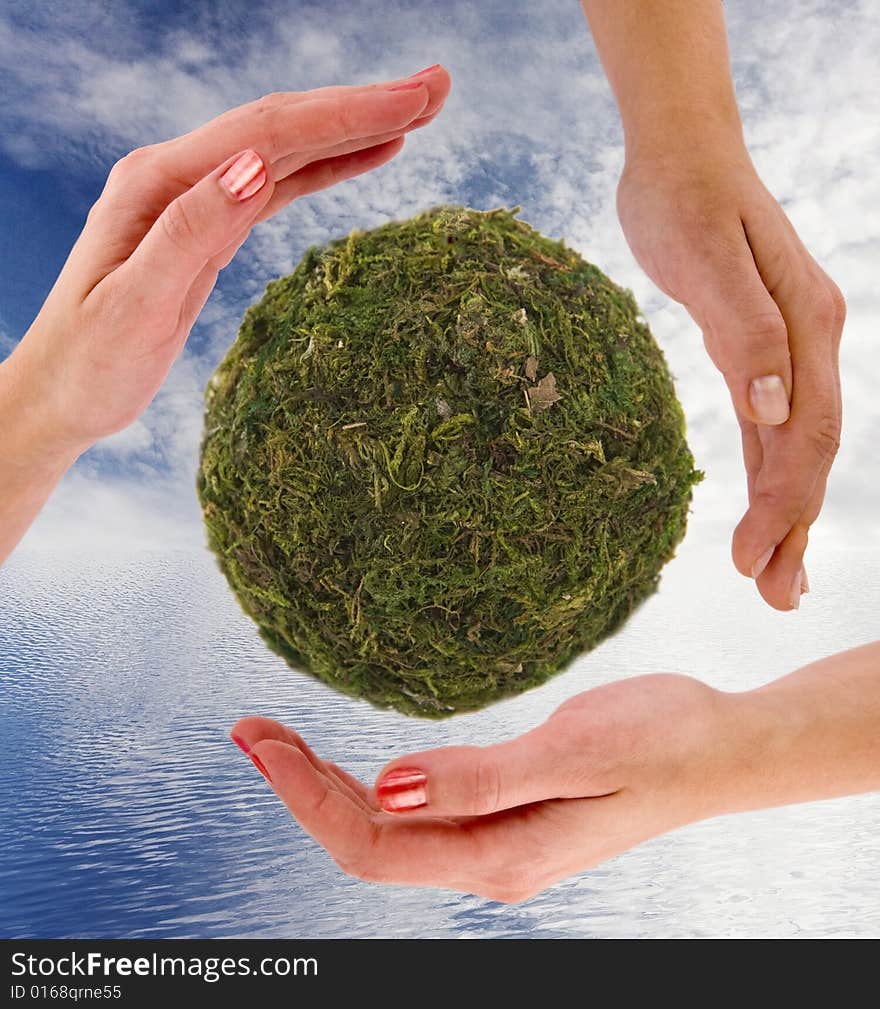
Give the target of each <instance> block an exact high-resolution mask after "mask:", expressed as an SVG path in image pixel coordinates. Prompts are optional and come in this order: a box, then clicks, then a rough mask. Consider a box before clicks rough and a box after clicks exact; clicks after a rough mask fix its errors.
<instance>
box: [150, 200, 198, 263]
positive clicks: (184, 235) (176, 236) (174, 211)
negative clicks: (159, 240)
mask: <svg viewBox="0 0 880 1009" xmlns="http://www.w3.org/2000/svg"><path fill="white" fill-rule="evenodd" d="M160 220H161V222H162V230H163V232H164V234H165V237H166V238H167V239H168V241H169V242H170V243H171V244H172V245H173V246H174V247H175V248H176V249H178V250H179V251H181V252H186V253H190V254H191V253H192V252H193V250H198V249H199V248H200V246H201V236H200V232H199V228H198V226H197V223H196V222H195V221H194V220H193V215H192V212H191V210H190V209H189V208H188V207H187V204H186V203H185V202H184V201H183V200H180V199H177V200H172V201H171V203H169V204H168V206H167V207H166V208H165V210H164V211H163V213H162V215H161V217H160Z"/></svg>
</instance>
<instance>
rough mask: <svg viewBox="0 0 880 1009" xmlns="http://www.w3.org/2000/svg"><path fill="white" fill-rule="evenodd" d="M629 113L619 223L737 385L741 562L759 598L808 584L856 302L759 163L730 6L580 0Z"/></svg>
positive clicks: (777, 604)
mask: <svg viewBox="0 0 880 1009" xmlns="http://www.w3.org/2000/svg"><path fill="white" fill-rule="evenodd" d="M582 6H583V8H584V13H585V14H586V16H587V19H588V21H589V24H590V28H591V31H592V34H593V38H594V39H595V42H596V46H597V48H598V50H599V55H600V57H601V60H602V63H603V65H604V67H605V71H606V74H607V76H608V79H609V81H610V83H611V86H612V89H613V91H614V95H615V98H616V100H617V104H618V107H619V109H620V114H621V119H622V121H623V128H624V136H625V146H626V161H625V167H624V170H623V174H622V176H621V179H620V184H619V186H618V191H617V205H618V213H619V217H620V222H621V225H622V227H623V231H624V234H625V235H626V239H627V241H628V242H629V245H630V248H631V249H632V251H633V254H634V255H635V257H636V259H637V260H638V261H639V264H640V265H641V266H642V268H643V269H644V270H645V272H646V273H647V274H648V276H649V277H651V279H652V280H653V281H654V282H655V283H656V284H657V286H658V287H659V288H660V289H661V290H663V291H664V292H665V293H666V294H668V295H669V296H670V297H671V298H674V299H675V300H676V301H678V302H680V303H681V304H682V305H684V307H685V308H686V309H687V310H688V312H689V313H690V315H691V316H692V318H693V319H694V321H695V322H696V323H697V325H698V326H699V327H700V329H701V330H702V332H703V339H704V343H705V346H706V349H707V350H708V352H709V355H710V357H711V358H712V361H713V362H714V363H715V365H716V366H717V367H718V369H719V370H720V371H721V373H722V375H723V376H724V379H725V381H726V383H727V386H728V388H729V390H730V395H731V399H732V401H733V406H734V409H735V411H736V416H737V419H738V421H739V424H740V428H741V431H742V447H743V458H744V462H745V469H746V476H747V483H748V501H749V506H748V510H747V511H746V513H745V515H744V516H743V519H742V521H741V522H740V523H739V525H738V527H737V529H736V531H735V533H734V537H733V560H734V563H735V565H736V567H737V569H738V570H739V571H740V572H741V573H742V574H744V575H747V576H752V575H753V574H757V575H758V577H757V585H758V589H759V591H760V593H761V595H762V596H763V598H764V599H765V600H766V601H767V602H768V603H769V604H770V605H771V606H773V607H774V608H776V609H779V610H791V609H796V608H797V607H798V605H799V603H800V596H801V592H802V590H804V589H806V588H808V582H807V578H806V573H805V570H804V568H803V556H804V551H805V550H806V547H807V537H808V532H809V528H810V526H811V525H812V523H813V522H814V521H815V520H816V518H817V516H818V515H819V511H820V509H821V507H822V501H823V498H824V494H825V484H826V480H827V478H828V471H829V469H830V467H831V464H832V462H833V460H834V456H835V454H836V452H837V447H838V444H839V439H840V426H841V397H840V375H839V369H838V347H839V344H840V336H841V332H842V329H843V322H844V317H845V314H846V308H845V304H844V299H843V296H842V294H841V292H840V290H839V289H838V287H837V286H836V284H834V282H833V281H832V280H831V279H830V278H829V277H828V276H827V274H826V273H825V272H824V271H823V270H822V268H821V267H820V266H819V265H818V263H816V261H815V260H814V259H813V258H812V256H811V255H810V254H809V252H808V251H807V250H806V249H805V248H804V245H803V243H802V242H801V241H800V239H799V238H798V236H797V234H796V233H795V230H794V228H793V227H792V225H791V222H790V221H789V220H788V218H787V217H786V216H785V214H784V213H783V211H782V208H781V207H780V206H779V204H778V203H777V202H776V200H775V199H774V198H773V197H772V195H771V194H770V193H769V192H768V191H767V189H766V187H765V186H764V184H763V183H762V182H761V180H760V178H759V177H758V175H757V172H756V171H755V168H754V165H753V164H752V161H751V158H750V157H749V153H748V151H747V150H746V146H745V143H744V140H743V134H742V125H741V122H740V118H739V112H738V109H737V105H736V99H735V96H734V91H733V83H732V79H731V73H730V62H729V58H728V52H727V40H726V35H725V27H724V14H723V5H722V3H721V2H720V0H662V2H658V0H615V2H614V3H607V2H605V0H582ZM772 375H778V376H780V377H781V379H782V384H783V385H784V387H785V390H786V393H787V395H788V398H789V399H790V417H789V419H788V420H786V421H785V422H783V423H777V424H767V423H761V422H760V421H761V419H760V415H759V413H758V411H756V409H755V404H754V403H753V401H752V399H751V397H750V385H751V382H752V380H753V379H757V378H761V377H763V376H772Z"/></svg>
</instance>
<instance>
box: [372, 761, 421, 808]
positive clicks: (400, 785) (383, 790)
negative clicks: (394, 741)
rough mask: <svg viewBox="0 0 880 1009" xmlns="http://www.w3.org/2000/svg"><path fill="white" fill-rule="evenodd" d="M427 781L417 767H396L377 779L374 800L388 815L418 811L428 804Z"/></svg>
mask: <svg viewBox="0 0 880 1009" xmlns="http://www.w3.org/2000/svg"><path fill="white" fill-rule="evenodd" d="M427 781H428V777H427V775H426V774H425V773H424V771H420V770H419V769H418V768H417V767H397V768H395V769H394V770H393V771H389V772H388V773H387V774H384V775H383V776H382V777H381V778H380V779H379V781H378V782H377V784H376V798H377V799H378V800H379V805H380V806H381V807H382V808H383V809H384V810H385V811H386V812H388V813H402V812H404V811H405V810H409V809H418V808H419V807H420V806H425V805H427V803H428V793H427V791H426V789H425V784H426V783H427Z"/></svg>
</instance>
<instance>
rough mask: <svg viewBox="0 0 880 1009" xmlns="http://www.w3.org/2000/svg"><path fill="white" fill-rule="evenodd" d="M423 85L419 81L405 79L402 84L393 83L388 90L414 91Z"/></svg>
mask: <svg viewBox="0 0 880 1009" xmlns="http://www.w3.org/2000/svg"><path fill="white" fill-rule="evenodd" d="M424 86H425V85H424V84H423V83H422V82H421V81H406V82H405V83H403V84H395V85H394V87H393V88H389V89H388V90H389V91H414V90H415V89H416V88H423V87H424Z"/></svg>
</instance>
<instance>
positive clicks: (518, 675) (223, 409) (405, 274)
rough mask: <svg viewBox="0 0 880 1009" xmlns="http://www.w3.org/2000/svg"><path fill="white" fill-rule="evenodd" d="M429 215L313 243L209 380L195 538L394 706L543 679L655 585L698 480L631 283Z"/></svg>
mask: <svg viewBox="0 0 880 1009" xmlns="http://www.w3.org/2000/svg"><path fill="white" fill-rule="evenodd" d="M514 214H515V211H508V210H503V209H502V210H493V211H491V212H488V213H483V212H478V211H474V210H467V209H464V208H461V207H439V208H435V209H433V210H430V211H428V212H426V213H423V214H420V215H419V216H418V217H416V218H414V219H413V220H409V221H403V222H396V223H391V224H386V225H384V226H383V227H380V228H377V229H376V230H374V231H369V232H357V231H356V232H353V233H352V234H351V235H350V236H349V237H348V238H347V239H342V240H340V241H336V242H332V243H331V244H330V245H328V246H327V247H326V248H323V249H321V248H313V249H310V250H309V251H308V252H307V253H306V255H305V257H304V258H303V260H302V262H301V263H300V264H299V266H297V268H296V270H295V271H294V272H293V273H292V274H291V275H290V276H289V277H284V278H282V279H280V280H275V281H272V282H271V283H270V284H269V285H268V287H267V288H266V293H265V294H264V296H263V298H262V300H261V301H260V302H259V303H257V304H256V305H254V306H252V307H251V308H249V309H248V311H247V314H246V315H245V318H244V321H243V322H242V325H241V329H240V330H239V333H238V339H237V340H236V341H235V343H234V345H233V346H232V348H231V349H230V351H229V353H228V354H227V355H226V358H225V360H224V361H223V362H222V364H221V365H220V367H219V368H218V369H217V372H216V374H215V375H214V376H213V378H212V380H211V382H210V385H209V388H208V392H207V407H206V420H205V435H204V442H203V446H202V459H201V471H200V473H199V478H198V490H199V496H200V499H201V502H202V506H203V508H204V514H205V520H206V523H207V527H208V534H209V541H210V545H211V547H212V549H213V550H214V551H215V553H216V555H217V557H218V559H219V562H220V567H221V568H222V570H223V572H224V574H225V575H226V577H227V578H228V580H229V584H230V585H231V586H232V589H233V591H234V592H235V594H236V596H237V597H238V599H239V601H240V603H241V605H242V607H243V608H244V610H245V611H246V612H247V613H248V614H250V616H251V617H252V618H253V619H254V620H255V621H256V622H257V624H258V625H259V628H260V633H261V634H262V636H263V637H264V639H265V640H266V642H267V643H268V644H269V646H270V647H271V648H273V649H274V650H275V651H276V652H278V653H279V654H280V655H282V656H283V657H284V658H285V659H286V660H287V661H288V662H289V663H290V664H291V665H292V666H294V667H296V668H297V669H301V670H306V671H308V672H311V673H312V674H314V675H315V676H317V677H318V678H319V679H321V680H323V681H324V682H325V683H328V684H330V685H331V686H333V687H335V688H336V689H337V690H341V691H344V692H345V693H348V694H353V695H356V696H358V697H363V698H366V699H367V700H369V701H372V702H373V703H374V704H378V705H382V706H384V707H393V708H397V709H398V710H399V711H403V712H406V713H408V714H415V715H425V716H429V717H440V716H444V715H450V714H453V713H455V712H459V711H466V710H468V709H473V708H479V707H481V706H483V705H485V704H486V703H488V702H490V701H493V700H495V699H496V698H499V697H502V696H504V695H507V694H512V693H516V692H518V691H522V690H526V689H527V688H529V687H533V686H535V685H536V684H539V683H542V682H543V681H544V680H546V679H547V678H548V677H549V676H552V675H553V674H554V673H556V672H557V671H558V670H560V669H561V668H562V667H564V666H565V665H566V664H567V663H568V662H569V661H570V660H571V659H573V658H574V657H575V656H577V655H578V654H580V653H581V652H583V651H585V650H586V649H589V648H592V647H593V646H594V645H595V644H596V643H597V642H599V641H601V640H602V638H604V637H605V636H606V635H607V634H609V633H610V632H611V631H613V630H614V629H615V628H617V627H618V626H619V625H620V623H621V622H622V621H623V620H624V619H625V618H626V617H627V615H628V614H629V613H630V612H631V611H632V610H633V608H634V607H635V606H637V605H638V604H639V603H640V602H641V601H642V600H643V599H644V598H645V597H646V596H648V595H649V594H650V593H652V592H653V591H654V590H655V588H656V586H657V583H658V579H659V572H660V569H661V567H662V566H663V564H664V563H665V562H666V561H667V560H668V559H669V558H670V557H671V556H672V554H673V552H674V549H675V546H676V544H677V543H678V542H679V541H680V540H681V538H682V536H683V535H684V531H685V523H686V517H687V512H688V504H689V501H690V498H691V488H692V485H693V484H694V483H695V482H696V480H697V479H698V478H699V474H698V473H696V472H695V470H694V462H693V458H692V456H691V453H690V451H689V449H688V446H687V442H686V441H685V433H684V418H683V416H682V411H681V408H680V406H679V403H678V400H677V399H676V396H675V391H674V389H673V385H672V381H671V379H670V375H669V371H668V369H667V367H666V363H665V361H664V359H663V355H662V353H661V351H660V349H659V348H658V346H657V344H656V343H655V342H654V339H653V337H652V336H651V333H650V332H649V330H648V327H647V326H646V325H645V324H644V322H643V321H642V320H641V318H640V316H639V314H638V308H637V306H636V304H635V302H634V300H633V298H632V295H631V294H630V293H629V292H628V291H624V290H622V289H621V288H619V287H617V286H616V285H615V284H613V283H612V282H611V281H610V280H609V279H608V278H607V277H606V276H605V275H604V274H603V273H602V272H601V271H600V270H598V269H597V268H596V267H595V266H592V265H590V264H589V263H587V262H585V261H584V260H583V259H582V258H581V257H580V256H579V255H578V254H577V253H575V252H573V251H572V250H571V249H568V248H566V247H565V246H564V245H563V244H562V243H560V242H555V241H552V240H550V239H548V238H545V237H543V236H542V235H540V234H539V233H538V232H536V231H535V230H534V229H532V228H531V227H530V226H529V225H528V224H525V223H524V222H522V221H520V220H517V219H516V217H515V216H514Z"/></svg>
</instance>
